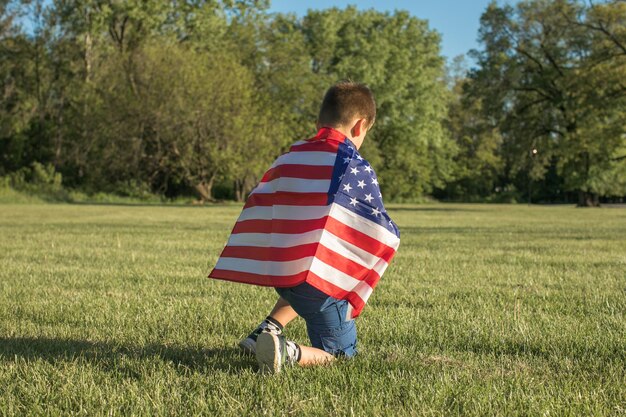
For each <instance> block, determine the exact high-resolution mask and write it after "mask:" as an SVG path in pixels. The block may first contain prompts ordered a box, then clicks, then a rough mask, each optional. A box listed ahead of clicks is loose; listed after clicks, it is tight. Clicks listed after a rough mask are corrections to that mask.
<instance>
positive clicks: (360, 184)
mask: <svg viewBox="0 0 626 417" xmlns="http://www.w3.org/2000/svg"><path fill="white" fill-rule="evenodd" d="M357 187H359V188H361V189H363V188H365V181H359V184H358V185H357Z"/></svg>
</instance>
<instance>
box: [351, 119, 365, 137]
mask: <svg viewBox="0 0 626 417" xmlns="http://www.w3.org/2000/svg"><path fill="white" fill-rule="evenodd" d="M365 126H366V123H365V119H358V120H357V121H356V122H355V123H354V125H353V126H352V129H351V130H350V133H351V134H352V137H353V138H356V137H358V136H361V133H363V131H364V130H366V129H365Z"/></svg>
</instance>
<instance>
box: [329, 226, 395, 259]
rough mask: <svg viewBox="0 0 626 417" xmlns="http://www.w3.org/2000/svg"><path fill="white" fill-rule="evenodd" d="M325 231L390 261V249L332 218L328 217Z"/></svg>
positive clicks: (391, 254) (391, 253)
mask: <svg viewBox="0 0 626 417" xmlns="http://www.w3.org/2000/svg"><path fill="white" fill-rule="evenodd" d="M326 230H327V231H329V232H330V233H332V234H333V235H335V236H337V237H339V236H341V239H343V240H345V241H346V242H348V243H351V244H353V245H355V246H358V247H359V248H361V249H363V250H366V251H367V252H369V253H371V254H372V255H375V256H378V257H379V258H383V259H384V260H385V261H387V262H389V261H390V260H391V258H392V257H393V254H394V252H395V250H394V249H393V248H392V247H389V246H387V245H385V244H384V243H382V242H380V241H378V240H376V239H374V238H372V237H370V236H368V235H366V234H365V233H362V232H360V231H358V230H356V229H353V228H351V227H349V226H346V225H345V224H343V223H341V222H340V221H338V220H336V219H334V218H332V217H329V218H328V221H327V222H326Z"/></svg>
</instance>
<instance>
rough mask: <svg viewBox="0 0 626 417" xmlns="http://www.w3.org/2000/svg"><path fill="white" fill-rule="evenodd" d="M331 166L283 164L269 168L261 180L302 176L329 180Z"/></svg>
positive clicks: (303, 177) (310, 178)
mask: <svg viewBox="0 0 626 417" xmlns="http://www.w3.org/2000/svg"><path fill="white" fill-rule="evenodd" d="M333 169H334V168H333V167H332V166H327V165H321V166H318V165H299V164H285V165H278V166H277V167H274V168H270V169H269V170H268V171H267V172H266V173H265V175H263V179H262V180H261V182H269V181H272V180H275V179H276V178H280V177H286V178H302V179H305V180H329V179H331V178H332V176H333Z"/></svg>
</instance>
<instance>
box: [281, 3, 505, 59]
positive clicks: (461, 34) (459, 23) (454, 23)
mask: <svg viewBox="0 0 626 417" xmlns="http://www.w3.org/2000/svg"><path fill="white" fill-rule="evenodd" d="M489 2H490V0H359V1H355V0H352V1H350V0H348V1H342V0H316V1H312V0H271V6H270V12H281V13H287V12H293V13H296V15H298V16H302V15H304V14H306V11H307V10H308V9H327V8H330V7H339V8H341V9H343V8H345V7H346V6H348V5H350V4H352V5H356V6H357V7H358V8H359V9H362V10H366V9H371V8H374V9H376V10H380V11H389V12H393V11H394V10H407V11H408V12H409V13H410V14H411V15H413V16H415V17H417V18H420V19H425V20H428V22H429V26H430V27H431V28H433V29H435V30H436V31H437V32H439V34H440V35H441V37H442V43H441V46H442V54H443V55H444V56H446V57H448V58H450V59H451V58H454V57H455V56H457V55H461V54H466V53H467V52H468V51H469V50H470V49H472V48H477V47H478V43H477V42H476V38H477V36H478V27H479V23H480V22H479V20H480V15H481V14H482V12H483V11H484V10H485V9H486V8H487V5H488V4H489ZM498 3H502V1H499V2H498ZM468 62H471V60H469V59H468Z"/></svg>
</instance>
